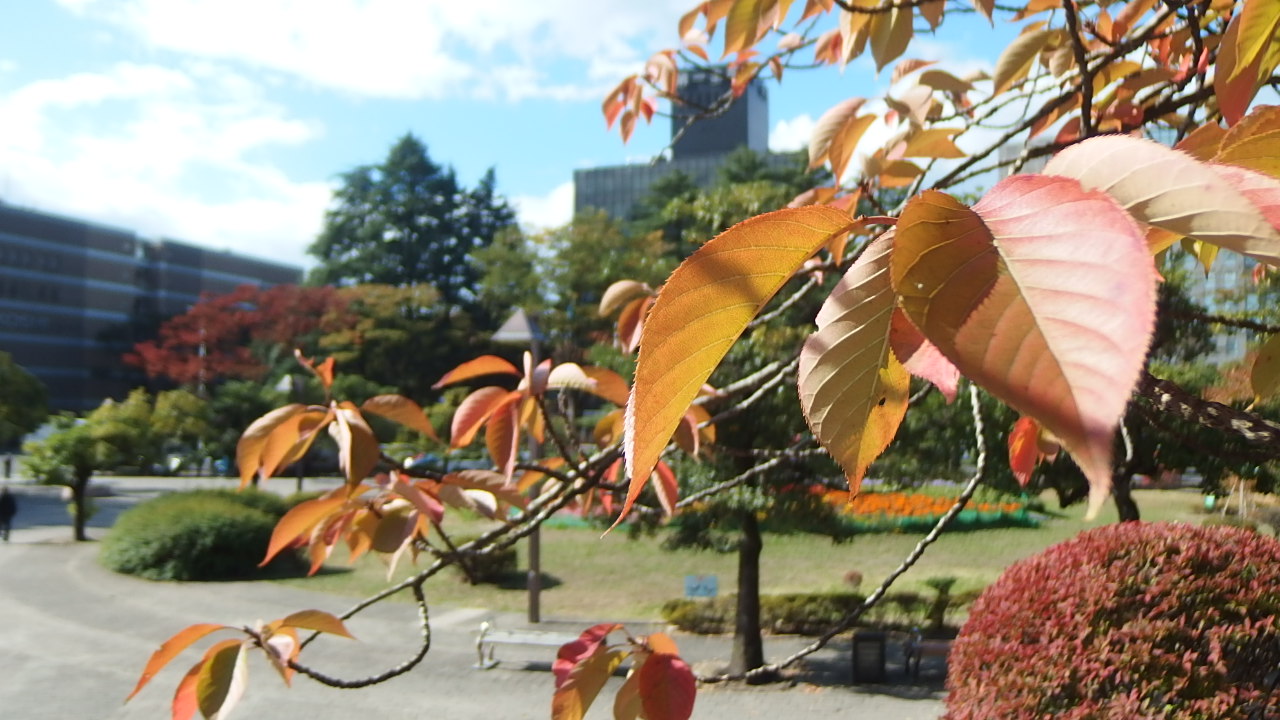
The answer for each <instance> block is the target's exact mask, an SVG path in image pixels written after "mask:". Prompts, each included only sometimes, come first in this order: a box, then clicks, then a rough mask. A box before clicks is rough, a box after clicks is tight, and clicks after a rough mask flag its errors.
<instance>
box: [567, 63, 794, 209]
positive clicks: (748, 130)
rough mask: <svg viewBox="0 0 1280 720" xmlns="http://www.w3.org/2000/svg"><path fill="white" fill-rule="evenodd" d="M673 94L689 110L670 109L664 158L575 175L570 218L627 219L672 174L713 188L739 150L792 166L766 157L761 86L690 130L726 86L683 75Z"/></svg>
mask: <svg viewBox="0 0 1280 720" xmlns="http://www.w3.org/2000/svg"><path fill="white" fill-rule="evenodd" d="M678 92H679V93H680V96H681V97H683V98H686V99H687V100H688V103H689V104H687V105H675V107H674V108H673V114H672V117H671V138H672V140H673V141H674V142H673V143H672V146H671V149H670V153H669V157H663V158H661V159H659V160H658V161H657V162H654V163H650V164H643V165H613V166H608V167H599V168H589V169H585V170H575V171H574V173H573V210H574V212H575V213H577V212H581V211H583V210H587V209H589V208H596V209H599V210H604V211H606V212H607V213H609V215H610V216H612V217H615V218H620V219H626V218H627V217H629V216H630V214H631V209H632V208H633V207H634V206H635V204H636V203H637V202H639V201H640V200H641V199H642V198H643V197H644V195H645V193H646V192H647V191H648V190H649V186H650V185H652V184H653V183H654V182H655V181H657V180H659V179H660V178H662V177H665V176H666V175H668V174H670V173H672V172H676V171H680V172H683V173H685V174H686V175H688V176H689V177H690V178H692V180H693V182H694V184H696V185H698V186H699V187H709V186H711V185H712V184H714V183H715V180H716V171H717V170H719V168H720V165H721V164H722V163H723V162H724V159H725V157H726V156H727V155H728V154H729V153H731V152H733V151H734V150H736V149H738V148H740V147H748V148H751V149H752V150H754V151H756V152H758V153H760V154H761V155H763V156H764V158H765V162H766V163H768V164H769V165H770V166H775V167H778V166H783V165H788V164H791V163H793V162H795V160H794V157H793V156H791V155H776V154H772V153H770V152H769V96H768V93H767V91H766V90H765V86H764V83H763V82H762V81H760V80H756V81H755V82H753V83H751V85H750V87H748V88H747V91H746V92H745V93H743V95H742V96H741V97H739V98H738V99H737V100H736V101H735V102H734V103H733V105H732V106H730V108H729V109H728V110H727V111H726V112H724V113H723V114H721V115H719V116H717V117H714V118H708V119H705V120H698V121H696V122H693V123H692V124H690V123H689V118H690V116H692V115H695V114H697V112H699V109H700V108H706V107H709V106H711V105H713V104H714V103H715V102H716V101H717V100H718V99H719V98H721V97H722V96H724V94H725V93H727V92H729V81H728V80H727V79H725V78H724V77H722V76H721V75H719V74H718V73H714V72H707V71H696V72H689V73H683V74H681V75H680V84H679V89H678ZM686 126H687V127H686Z"/></svg>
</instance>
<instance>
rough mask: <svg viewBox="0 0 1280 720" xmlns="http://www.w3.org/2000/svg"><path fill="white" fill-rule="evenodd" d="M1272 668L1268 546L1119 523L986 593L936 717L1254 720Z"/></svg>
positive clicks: (1279, 695)
mask: <svg viewBox="0 0 1280 720" xmlns="http://www.w3.org/2000/svg"><path fill="white" fill-rule="evenodd" d="M1276 667H1280V542H1277V541H1276V540H1274V539H1271V538H1267V537H1265V536H1262V535H1259V534H1257V533H1254V532H1250V531H1247V530H1243V529H1239V528H1226V527H1212V528H1205V527H1196V526H1193V525H1186V524H1176V523H1120V524H1116V525H1108V526H1104V527H1100V528H1097V529H1094V530H1090V531H1087V532H1084V533H1082V534H1081V535H1079V536H1077V537H1076V538H1074V539H1071V540H1068V541H1066V542H1064V543H1061V544H1059V545H1056V546H1054V547H1051V548H1049V549H1048V550H1046V551H1044V552H1042V553H1040V554H1038V555H1035V556H1033V557H1031V558H1028V559H1026V560H1024V561H1021V562H1019V563H1017V564H1015V565H1014V566H1013V567H1011V568H1009V569H1008V570H1007V571H1006V572H1005V573H1004V575H1002V576H1001V578H1000V580H999V581H997V582H996V583H995V584H993V585H992V586H990V587H989V588H987V590H986V591H985V592H984V593H983V594H982V596H981V597H980V598H979V599H978V601H977V602H976V603H975V604H974V606H973V609H972V611H971V612H970V614H969V620H968V622H966V623H965V625H964V628H963V629H962V630H961V633H960V636H959V637H958V638H957V640H956V643H955V646H954V648H953V650H952V652H951V657H950V672H949V675H948V680H947V686H948V691H949V694H948V697H947V706H948V714H947V717H948V718H949V719H950V720H965V719H969V718H972V719H974V720H977V719H978V718H983V719H985V718H994V717H998V718H1008V719H1009V720H1018V719H1020V718H1027V719H1030V718H1042V717H1046V716H1053V717H1060V718H1094V717H1126V718H1147V717H1150V718H1155V717H1160V718H1186V719H1188V720H1190V719H1191V718H1196V719H1197V720H1210V719H1213V718H1222V719H1224V720H1225V719H1226V718H1241V717H1262V716H1265V715H1266V711H1265V710H1263V708H1272V709H1274V707H1275V703H1276V702H1277V701H1278V700H1280V688H1277V687H1276V684H1275V679H1274V676H1275V671H1276ZM1258 713H1262V714H1258Z"/></svg>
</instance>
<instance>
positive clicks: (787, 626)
mask: <svg viewBox="0 0 1280 720" xmlns="http://www.w3.org/2000/svg"><path fill="white" fill-rule="evenodd" d="M862 601H863V596H862V595H859V594H857V593H791V594H786V595H761V596H760V625H761V627H762V629H764V630H767V631H769V632H771V633H774V634H777V635H784V634H790V635H816V634H819V633H821V632H823V631H825V630H826V629H828V628H830V627H831V626H832V625H834V624H835V623H837V622H839V621H840V620H841V619H842V618H844V616H845V615H848V614H849V613H850V612H852V611H853V609H854V608H856V607H857V606H858V605H861V604H862ZM737 603H738V599H737V596H736V595H726V596H724V597H718V598H710V599H706V600H702V599H690V598H681V599H679V600H671V601H669V602H667V603H666V604H665V605H663V606H662V617H663V619H664V620H666V621H667V622H668V623H671V624H672V625H675V626H676V627H678V628H680V629H681V630H684V631H685V632H691V633H699V634H703V635H715V634H720V633H725V632H729V631H730V630H732V629H733V618H734V614H735V612H736V610H737Z"/></svg>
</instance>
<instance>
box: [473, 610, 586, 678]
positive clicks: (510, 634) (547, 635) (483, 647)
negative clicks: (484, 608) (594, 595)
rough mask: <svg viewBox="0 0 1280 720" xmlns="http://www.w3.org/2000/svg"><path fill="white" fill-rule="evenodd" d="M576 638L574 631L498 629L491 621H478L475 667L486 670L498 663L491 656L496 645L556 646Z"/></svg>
mask: <svg viewBox="0 0 1280 720" xmlns="http://www.w3.org/2000/svg"><path fill="white" fill-rule="evenodd" d="M577 639H578V635H577V634H574V633H565V632H555V631H553V630H523V629H522V630H500V629H498V628H496V627H494V625H493V623H492V622H489V621H487V620H486V621H485V622H482V623H480V634H479V635H477V636H476V654H477V655H479V661H478V662H477V663H476V665H475V667H476V668H477V669H479V670H488V669H490V668H492V667H494V666H496V665H497V664H498V661H497V660H496V659H495V658H494V657H493V649H494V647H495V646H497V645H540V646H543V647H555V648H558V647H560V646H561V645H564V644H566V643H571V642H573V641H574V640H577Z"/></svg>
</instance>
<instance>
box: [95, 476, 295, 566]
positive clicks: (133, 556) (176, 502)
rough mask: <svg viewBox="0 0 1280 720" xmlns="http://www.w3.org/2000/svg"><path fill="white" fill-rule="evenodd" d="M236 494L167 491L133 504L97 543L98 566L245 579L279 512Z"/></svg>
mask: <svg viewBox="0 0 1280 720" xmlns="http://www.w3.org/2000/svg"><path fill="white" fill-rule="evenodd" d="M240 495H241V494H239V493H211V492H209V491H196V492H189V493H173V494H170V495H163V496H160V497H158V498H155V499H153V500H149V501H147V502H145V503H142V504H139V505H137V506H136V507H133V508H131V509H129V510H128V511H126V512H125V513H123V514H121V515H120V518H119V519H118V520H117V521H116V524H115V526H114V527H113V528H112V530H111V533H110V534H109V535H108V536H107V538H106V540H104V541H103V545H102V555H101V561H102V564H103V565H105V566H106V567H107V568H108V569H111V570H115V571H116V572H122V573H128V574H131V575H138V576H141V577H145V578H149V579H151V580H227V579H233V578H240V577H246V576H248V575H250V574H252V573H253V572H254V571H255V570H256V569H257V565H258V563H259V562H261V561H262V558H263V556H264V555H265V554H266V549H267V544H268V543H269V542H270V540H271V531H272V530H273V529H274V527H275V524H276V521H277V520H278V519H279V514H277V513H274V512H266V511H264V510H262V509H259V508H258V507H255V506H254V505H258V506H268V505H269V502H270V501H263V500H262V498H257V497H250V495H249V494H246V495H245V497H250V499H248V500H247V501H246V500H245V499H244V498H242V497H240ZM259 495H266V493H259ZM277 500H278V498H277ZM281 507H283V505H282V504H281ZM282 512H283V511H282Z"/></svg>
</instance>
